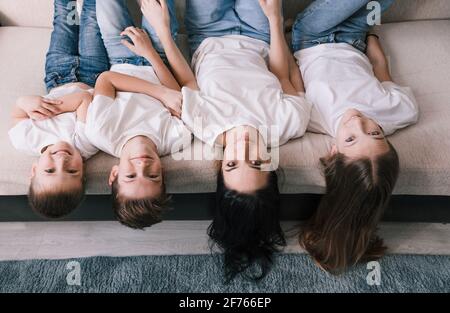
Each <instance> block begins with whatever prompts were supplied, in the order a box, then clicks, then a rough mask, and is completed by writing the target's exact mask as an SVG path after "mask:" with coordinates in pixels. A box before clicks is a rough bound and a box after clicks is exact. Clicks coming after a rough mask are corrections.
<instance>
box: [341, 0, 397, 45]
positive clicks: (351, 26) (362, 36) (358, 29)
mask: <svg viewBox="0 0 450 313" xmlns="http://www.w3.org/2000/svg"><path fill="white" fill-rule="evenodd" d="M377 2H378V3H379V4H380V9H381V12H380V13H384V12H385V11H386V10H387V9H388V8H389V7H390V6H391V5H392V3H393V2H394V0H379V1H377ZM371 13H372V12H371V10H369V9H368V8H367V6H364V7H362V8H361V9H360V10H359V11H358V12H356V13H355V14H354V15H352V16H351V17H350V18H348V19H347V20H345V21H344V22H343V23H341V24H340V25H339V26H337V27H336V29H335V32H336V36H335V40H336V42H345V43H348V44H351V45H353V46H354V47H355V48H357V49H359V50H361V51H362V52H365V51H366V47H367V45H366V36H367V32H368V31H369V29H370V27H371V26H372V25H369V23H368V16H369V15H370V14H371Z"/></svg>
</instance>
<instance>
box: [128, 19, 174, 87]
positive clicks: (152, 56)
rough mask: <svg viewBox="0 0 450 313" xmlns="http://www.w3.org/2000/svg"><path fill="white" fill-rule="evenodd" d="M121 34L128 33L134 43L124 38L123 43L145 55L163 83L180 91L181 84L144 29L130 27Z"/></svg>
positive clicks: (135, 51)
mask: <svg viewBox="0 0 450 313" xmlns="http://www.w3.org/2000/svg"><path fill="white" fill-rule="evenodd" d="M121 35H126V36H128V37H129V38H130V39H131V40H132V41H133V44H131V43H129V42H128V41H126V40H122V44H123V45H125V46H126V47H128V49H130V50H131V51H133V52H134V53H136V54H138V55H140V56H143V57H144V58H146V59H147V60H148V61H149V62H150V64H151V65H152V67H153V70H154V71H155V73H156V76H158V78H159V80H160V81H161V84H162V85H164V86H166V87H167V88H170V89H173V90H178V91H180V89H181V88H180V85H179V84H178V82H177V80H176V79H175V77H174V76H173V74H172V73H171V72H170V70H169V69H168V68H167V66H166V65H165V64H164V62H163V60H162V59H161V57H160V55H159V54H158V52H156V50H155V49H154V47H153V45H152V42H151V40H150V38H149V37H148V35H147V33H146V32H145V31H144V30H142V29H139V28H135V27H128V28H127V29H125V30H124V31H123V32H122V34H121Z"/></svg>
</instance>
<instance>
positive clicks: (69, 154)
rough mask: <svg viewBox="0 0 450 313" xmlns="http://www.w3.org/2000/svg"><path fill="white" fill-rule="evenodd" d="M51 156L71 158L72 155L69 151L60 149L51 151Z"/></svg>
mask: <svg viewBox="0 0 450 313" xmlns="http://www.w3.org/2000/svg"><path fill="white" fill-rule="evenodd" d="M51 155H67V156H71V155H72V153H70V151H69V150H65V149H61V150H57V151H53V152H52V153H51Z"/></svg>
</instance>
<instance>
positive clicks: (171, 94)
mask: <svg viewBox="0 0 450 313" xmlns="http://www.w3.org/2000/svg"><path fill="white" fill-rule="evenodd" d="M159 100H160V101H161V102H162V103H163V104H164V106H165V107H166V108H167V109H168V110H169V111H170V113H171V114H172V115H173V116H176V117H178V118H179V119H181V110H182V107H183V95H182V94H181V92H179V91H176V90H173V89H170V88H165V89H164V92H163V93H162V95H161V96H160V97H159Z"/></svg>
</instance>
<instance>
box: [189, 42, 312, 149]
mask: <svg viewBox="0 0 450 313" xmlns="http://www.w3.org/2000/svg"><path fill="white" fill-rule="evenodd" d="M268 54H269V45H268V44H267V43H265V42H263V41H260V40H256V39H252V38H249V37H246V36H240V35H231V36H224V37H218V38H208V39H206V40H204V41H203V43H202V44H201V45H200V47H199V48H198V50H197V51H196V53H195V55H194V57H193V63H192V64H193V69H194V72H195V74H196V77H197V81H198V85H199V87H200V90H201V91H193V90H191V89H189V88H183V90H182V92H183V112H182V119H183V121H184V122H185V124H186V125H187V127H188V128H189V129H190V130H191V131H192V132H193V133H194V135H195V136H196V137H198V138H199V139H200V140H202V141H203V142H206V143H207V144H209V145H210V146H214V145H215V144H219V143H218V141H217V139H218V138H219V136H220V135H221V134H222V133H224V132H225V131H227V130H230V129H232V128H234V127H238V126H252V127H254V128H256V129H258V130H260V134H261V136H262V137H263V138H264V140H265V142H266V144H267V145H268V146H269V147H271V146H274V147H276V146H279V145H282V144H284V143H286V142H287V141H288V140H290V139H293V138H297V137H301V136H303V135H304V133H305V131H306V128H307V125H308V122H309V117H310V111H311V104H310V103H309V102H308V101H306V99H305V97H304V95H303V94H299V96H291V95H287V94H284V93H283V90H282V87H281V84H280V82H279V80H278V79H277V77H276V76H275V75H273V74H272V73H271V72H270V71H269V70H268V67H267V61H268ZM200 123H201V124H202V126H203V127H199V124H200Z"/></svg>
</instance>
